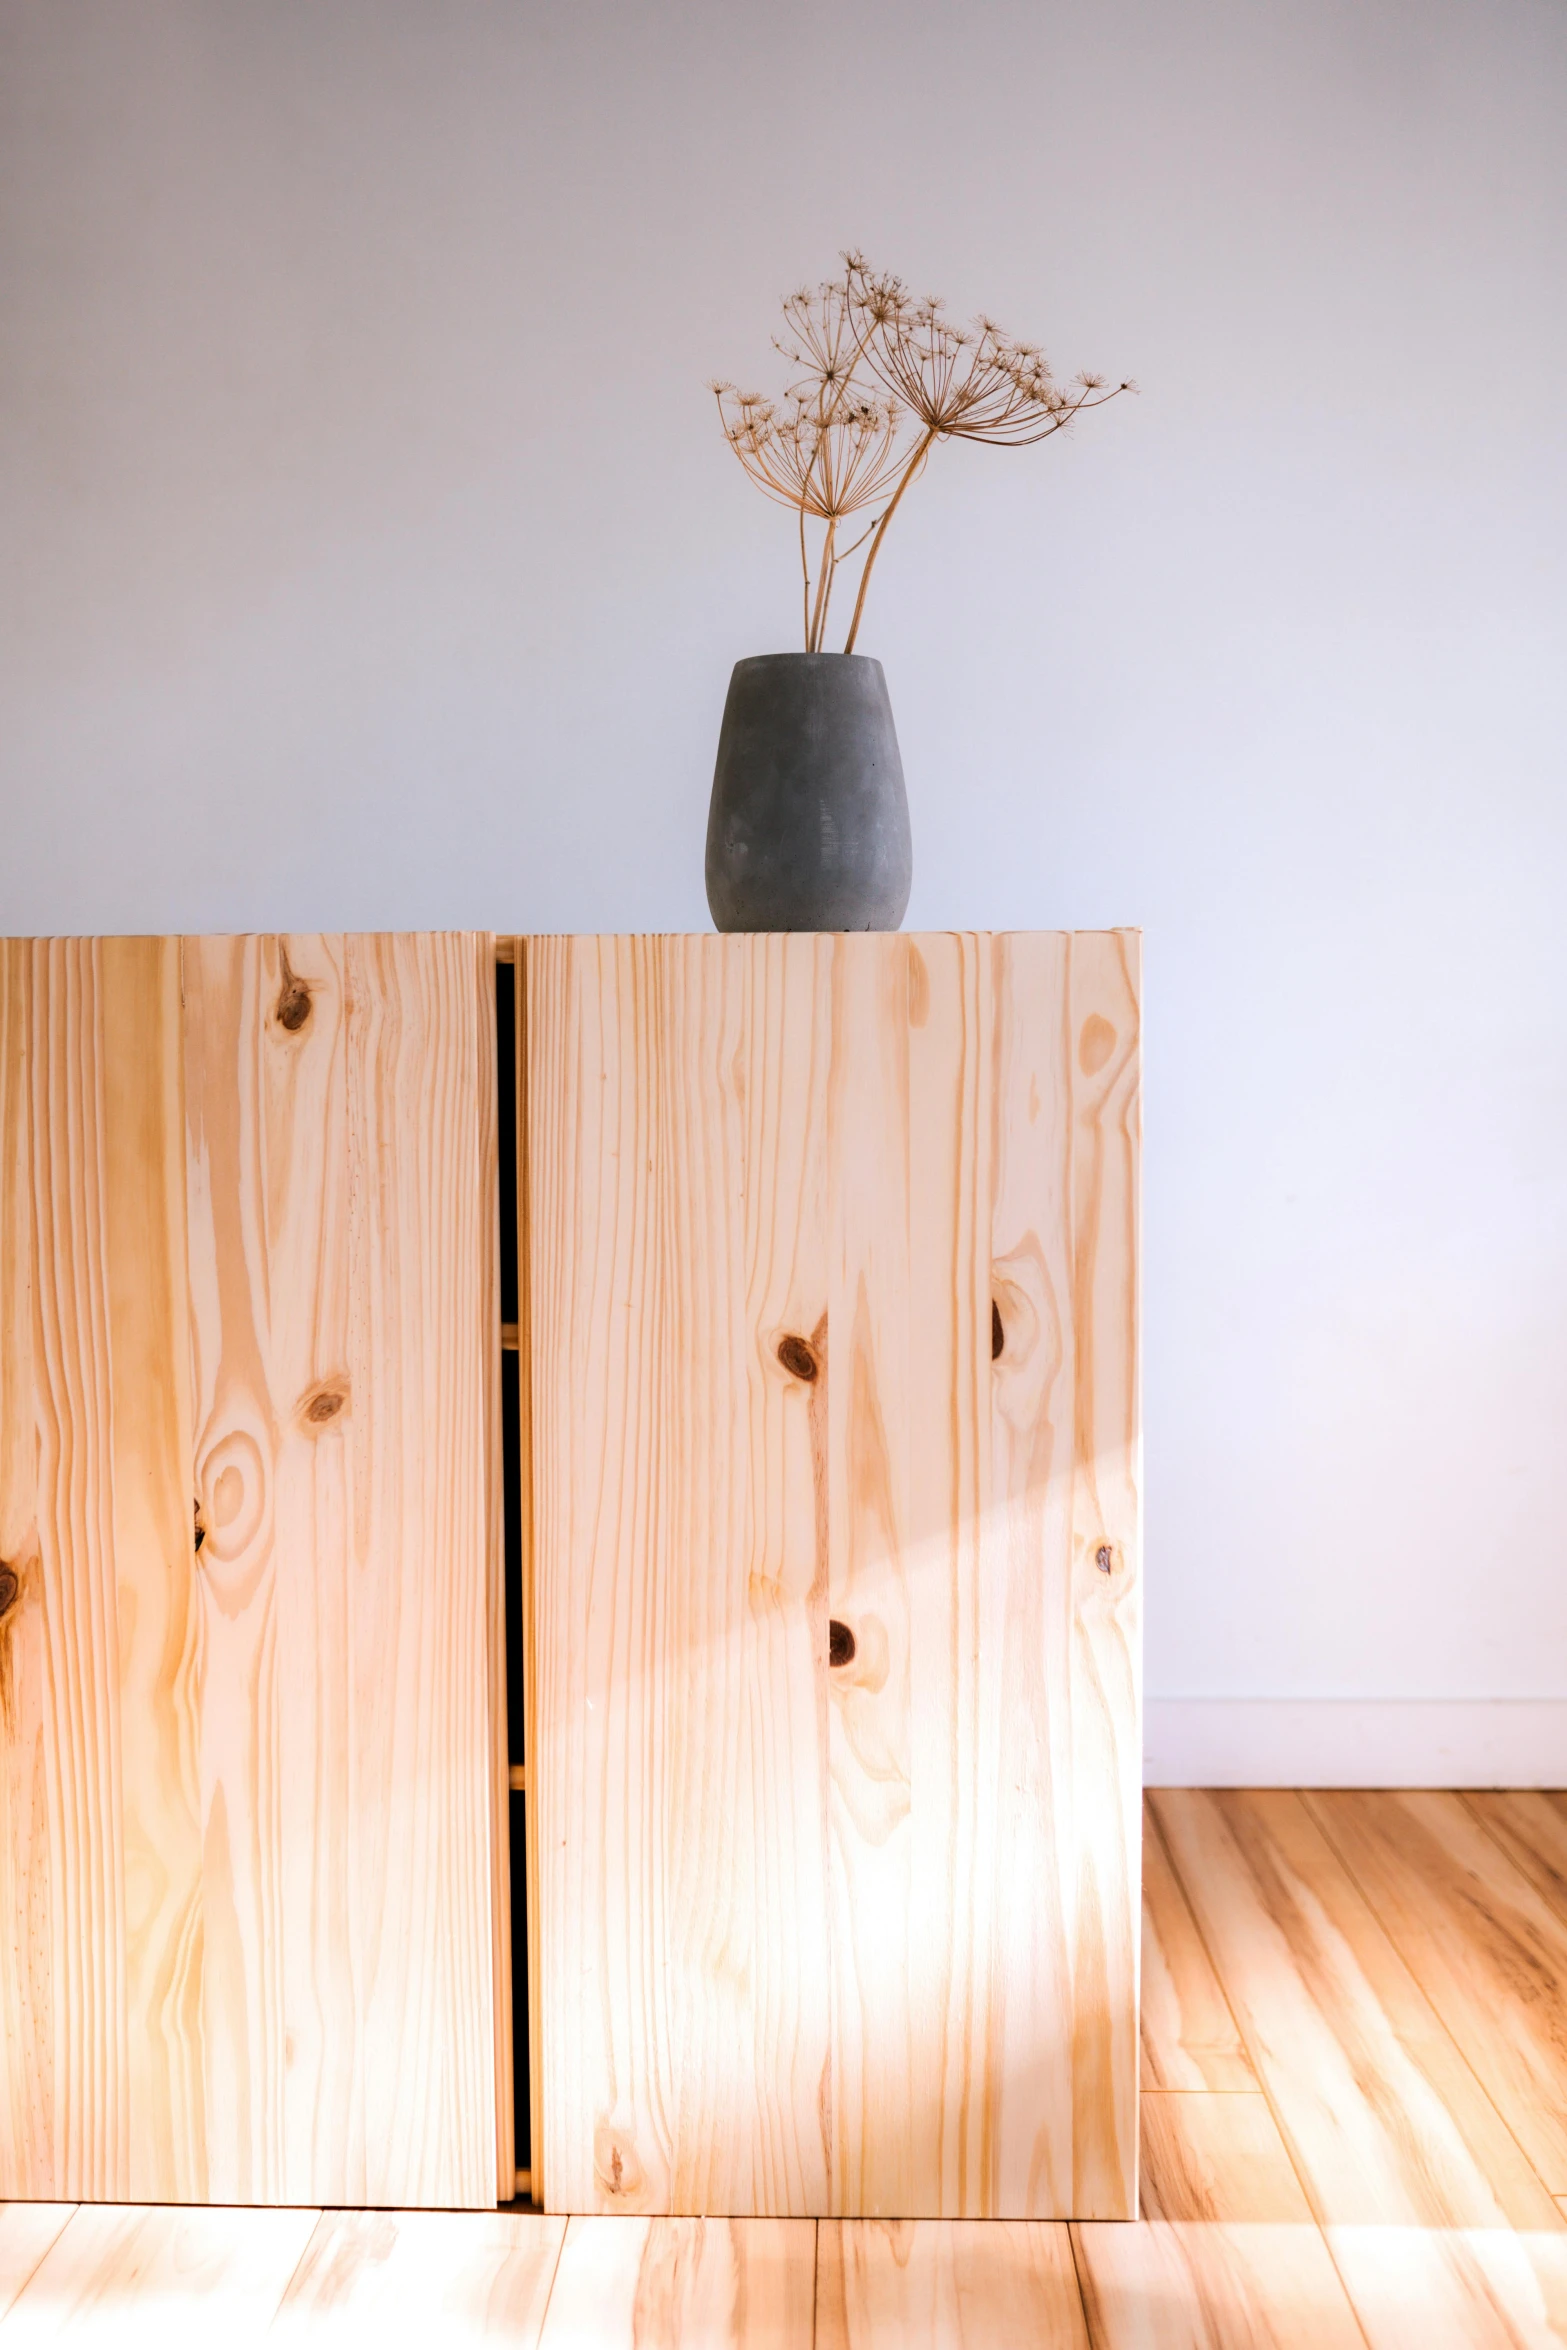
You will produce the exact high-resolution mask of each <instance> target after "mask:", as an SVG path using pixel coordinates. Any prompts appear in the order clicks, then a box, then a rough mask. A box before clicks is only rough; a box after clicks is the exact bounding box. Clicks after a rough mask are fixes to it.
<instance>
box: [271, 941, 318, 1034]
mask: <svg viewBox="0 0 1567 2350" xmlns="http://www.w3.org/2000/svg"><path fill="white" fill-rule="evenodd" d="M278 963H279V966H280V968H281V970H282V974H283V984H282V986H281V987H280V988H279V989H278V997H277V1007H276V1009H277V1020H278V1026H279V1027H280V1028H286V1029H287V1030H288V1033H289V1035H290V1036H297V1035H298V1033H299V1031H300V1029H301V1028H303V1027H304V1025H305V1022H306V1021H307V1020H308V1019H309V1017H310V983H309V981H308V980H304V979H301V978H300V977H299V974H298V973H297V972H296V971H295V970H294V969H293V968H292V967H291V965H290V963H289V959H288V956H287V954H286V953H285V952H284V950H283V949H282V948H281V947H279V949H278Z"/></svg>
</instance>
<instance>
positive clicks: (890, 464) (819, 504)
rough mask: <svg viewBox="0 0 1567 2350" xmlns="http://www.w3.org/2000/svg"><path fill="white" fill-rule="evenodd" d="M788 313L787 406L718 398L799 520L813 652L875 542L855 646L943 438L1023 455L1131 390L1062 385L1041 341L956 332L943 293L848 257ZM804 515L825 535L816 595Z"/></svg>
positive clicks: (989, 324)
mask: <svg viewBox="0 0 1567 2350" xmlns="http://www.w3.org/2000/svg"><path fill="white" fill-rule="evenodd" d="M783 313H784V324H785V332H784V334H783V335H782V336H775V337H774V348H775V349H776V350H778V351H779V352H780V353H781V354H782V355H783V357H784V358H786V359H787V360H788V361H789V363H790V364H791V366H793V367H795V368H797V369H798V370H799V373H798V375H797V377H796V378H795V380H794V381H793V382H791V384H790V385H789V388H788V389H787V391H786V392H785V393H784V394H783V397H782V400H781V402H778V403H774V402H773V401H770V400H767V399H764V398H763V397H762V395H761V394H760V393H755V392H739V391H737V390H736V389H735V388H734V386H733V385H732V384H714V385H713V386H712V387H711V388H712V390H713V391H714V393H715V394H716V395H717V399H718V406H719V414H720V417H721V419H722V422H723V427H724V434H725V437H726V439H727V440H728V442H729V445H730V447H731V448H732V449H733V450H734V452H735V454H736V456H737V457H738V458H739V459H740V462H741V464H742V465H744V467H745V469H746V471H747V472H748V473H749V474H750V476H751V478H752V480H753V481H755V482H756V483H757V484H758V485H759V486H760V487H761V488H762V489H763V490H764V491H765V492H766V493H767V495H768V496H769V497H772V498H776V499H778V501H779V502H780V503H781V504H783V505H786V506H790V507H792V508H794V509H795V510H796V511H797V512H798V514H799V518H800V566H801V572H802V576H803V578H804V605H805V643H806V650H807V651H808V652H815V651H819V650H820V648H821V644H822V639H823V635H824V632H825V629H826V622H827V610H828V605H829V602H830V600H831V595H832V586H833V579H834V575H835V573H836V571H837V569H838V566H839V564H840V563H842V562H844V561H846V560H847V559H848V557H849V556H850V555H852V554H853V553H854V552H855V551H856V550H857V549H858V548H859V547H861V546H864V545H866V542H867V541H868V542H869V546H868V551H867V553H866V556H865V561H864V564H863V566H862V568H861V572H860V586H859V593H858V596H857V598H856V600H855V606H854V617H853V620H852V622H851V624H850V627H849V634H848V638H847V641H846V642H845V645H844V651H845V652H852V651H853V650H854V643H855V638H856V636H857V635H858V633H859V626H860V620H861V617H862V615H863V612H864V609H865V595H866V590H867V588H868V587H869V584H870V576H871V571H872V568H873V567H874V564H875V561H876V557H877V555H878V554H879V552H880V550H881V543H882V540H883V539H884V538H885V536H886V533H887V527H888V525H889V523H890V522H891V520H892V517H893V515H894V514H895V513H896V511H897V509H898V506H899V503H900V501H901V500H902V498H903V495H904V492H905V491H906V490H907V489H908V488H909V486H910V484H911V483H912V482H914V481H916V480H917V479H918V478H919V475H920V473H921V472H922V471H923V470H924V466H925V462H926V460H927V458H928V457H929V455H930V451H931V449H932V448H933V447H934V445H935V444H936V442H937V441H942V440H970V441H985V442H989V443H991V444H992V445H994V446H997V447H1026V446H1027V445H1028V444H1030V443H1031V442H1034V441H1042V440H1045V439H1047V438H1048V437H1049V435H1050V434H1051V433H1055V432H1060V431H1061V430H1062V429H1063V428H1064V427H1065V426H1067V425H1068V424H1070V423H1071V422H1072V419H1073V418H1074V417H1075V416H1078V415H1081V413H1082V411H1083V410H1084V409H1085V408H1097V407H1101V406H1102V405H1103V404H1104V402H1105V401H1106V400H1113V399H1115V398H1116V397H1117V396H1118V394H1119V393H1121V392H1127V391H1131V390H1132V389H1133V388H1134V387H1133V386H1132V385H1131V384H1129V383H1121V384H1115V385H1113V386H1112V385H1110V384H1108V383H1107V382H1106V380H1105V379H1104V378H1103V377H1102V376H1097V375H1079V376H1077V377H1076V378H1075V379H1074V380H1073V381H1072V382H1071V383H1070V384H1067V385H1062V384H1060V383H1058V382H1057V380H1056V378H1055V377H1054V376H1053V375H1052V373H1051V371H1050V366H1049V363H1048V361H1047V360H1046V358H1045V356H1044V353H1043V352H1042V351H1041V350H1040V349H1039V347H1038V345H1037V344H1034V343H1025V342H1021V341H1019V340H1018V339H1017V338H1016V337H1014V336H1012V335H1009V334H1007V333H1006V332H1005V331H1004V330H1003V329H1002V328H1001V327H999V326H997V325H996V323H995V322H994V320H992V319H988V318H980V319H977V320H976V321H975V323H974V326H973V327H972V328H965V327H961V326H958V325H956V324H955V323H954V322H953V320H952V319H951V318H950V317H949V316H948V314H947V309H946V305H945V303H944V302H943V301H941V300H940V299H939V298H938V297H936V296H927V297H926V298H925V299H924V300H919V301H917V300H915V299H914V298H913V297H912V296H911V295H910V294H909V291H908V289H907V287H906V286H905V285H904V283H903V281H902V279H901V278H896V277H891V276H885V275H881V274H879V273H878V272H876V271H875V270H873V269H872V268H871V267H870V265H869V263H868V262H867V261H866V260H865V258H864V256H863V255H862V254H860V253H857V252H850V253H845V254H844V256H843V275H842V276H841V277H838V278H831V279H828V280H827V281H826V283H824V284H823V285H820V286H818V287H817V288H816V290H815V292H814V293H813V292H811V291H810V290H809V289H808V288H802V289H801V290H800V291H798V292H796V293H793V294H790V295H789V296H788V297H787V299H786V300H785V302H784V305H783ZM883 500H885V504H884V505H883V508H882V512H881V513H880V514H879V515H878V516H877V517H876V519H875V520H874V521H873V522H872V523H871V524H870V525H869V527H868V528H867V529H866V530H865V531H863V532H862V533H861V535H860V537H859V538H857V539H856V540H855V541H854V544H853V546H851V547H847V548H842V549H840V548H839V546H838V543H837V533H838V524H839V523H840V522H841V521H842V520H843V519H844V518H845V516H847V515H850V514H855V513H860V512H863V511H864V510H865V509H867V508H868V507H871V506H875V505H879V504H882V501H883ZM807 516H809V517H810V518H811V519H813V520H814V521H817V522H819V523H821V524H822V526H823V538H822V543H821V549H820V561H819V568H818V573H817V579H816V594H815V597H814V599H813V597H812V594H811V576H810V564H809V557H808V551H807V541H806V528H805V525H806V518H807Z"/></svg>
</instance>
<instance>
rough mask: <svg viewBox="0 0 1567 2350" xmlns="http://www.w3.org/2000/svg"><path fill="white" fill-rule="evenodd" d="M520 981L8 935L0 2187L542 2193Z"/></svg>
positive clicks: (449, 2196) (2, 1016) (0, 1063)
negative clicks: (506, 1379) (501, 1081)
mask: <svg viewBox="0 0 1567 2350" xmlns="http://www.w3.org/2000/svg"><path fill="white" fill-rule="evenodd" d="M494 1121H495V1087H494V1023H493V948H492V942H491V941H490V940H489V939H488V938H487V937H478V936H473V935H467V936H448V937H440V938H432V937H377V938H363V937H361V938H356V937H314V938H288V939H267V940H257V939H185V940H180V939H173V938H170V939H103V940H74V941H52V942H43V941H37V942H26V941H9V942H4V943H3V944H0V2025H3V2029H0V2195H3V2196H45V2197H47V2196H54V2197H106V2198H113V2199H122V2198H131V2199H146V2200H158V2201H201V2200H211V2201H226V2200H235V2201H257V2202H262V2201H277V2202H297V2203H318V2202H325V2203H365V2202H368V2203H448V2204H488V2203H492V2202H493V2201H494V2200H495V2195H496V2186H497V2176H498V2173H499V2175H501V2176H503V2177H504V2178H505V2180H506V2182H507V2185H506V2189H505V2191H506V2192H507V2193H508V2194H509V2192H510V2177H511V2164H512V2152H511V2142H510V2101H509V2081H510V2071H509V2051H508V2049H507V2047H506V2045H505V2033H504V2029H503V2028H502V2027H501V2026H500V2025H498V2022H497V2017H498V2015H499V2016H501V2017H504V2013H505V2007H504V2002H501V2001H499V2000H498V1997H497V1993H498V1990H499V1989H500V1987H501V1985H502V1981H503V1978H504V1975H505V1968H506V1953H505V1948H504V1934H505V1908H504V1901H503V1900H497V1898H496V1891H497V1880H499V1883H500V1884H501V1885H502V1886H503V1885H504V1871H505V1846H504V1842H503V1841H502V1840H501V1834H500V1831H499V1829H498V1827H497V1754H498V1753H499V1758H500V1764H501V1780H502V1783H503V1778H504V1759H505V1757H504V1747H503V1746H502V1747H499V1748H498V1746H497V1730H496V1706H495V1700H494V1695H493V1679H494V1673H495V1669H496V1668H495V1662H494V1660H495V1658H496V1656H497V1654H498V1651H499V1647H500V1643H499V1641H498V1639H497V1637H496V1629H495V1627H496V1621H497V1611H498V1608H499V1605H500V1586H499V1561H498V1550H497V1539H496V1529H495V1522H494V1503H493V1490H494V1482H495V1481H494V1477H493V1474H492V1452H493V1446H494V1440H495V1435H496V1429H497V1417H496V1415H497V1412H498V1398H497V1391H496V1379H495V1366H496V1356H497V1352H498V1341H499V1312H498V1305H497V1300H496V1289H495V1230H496V1218H495V1204H494V1203H495V1123H494Z"/></svg>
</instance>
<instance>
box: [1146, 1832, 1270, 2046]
mask: <svg viewBox="0 0 1567 2350" xmlns="http://www.w3.org/2000/svg"><path fill="white" fill-rule="evenodd" d="M1142 2049H1143V2056H1142V2083H1143V2087H1144V2089H1255V2088H1256V2086H1257V2076H1256V2074H1255V2073H1254V2072H1253V2071H1252V2069H1251V2060H1250V2058H1249V2057H1248V2056H1247V2054H1246V2050H1245V2048H1244V2046H1243V2044H1242V2041H1241V2036H1240V2032H1239V2030H1238V2029H1237V2026H1236V2022H1235V2017H1234V2015H1233V2013H1232V2012H1231V2009H1230V2003H1229V2001H1228V2000H1227V1999H1226V1998H1225V1996H1224V1991H1223V1988H1222V1986H1221V1984H1220V1982H1219V1978H1218V1976H1217V1975H1216V1974H1215V1973H1214V1971H1213V1961H1212V1959H1211V1958H1210V1957H1209V1956H1208V1953H1207V1951H1206V1950H1205V1949H1204V1948H1203V1943H1202V1937H1201V1935H1200V1934H1199V1933H1198V1931H1197V1923H1196V1920H1195V1919H1194V1918H1193V1916H1192V1913H1191V1906H1190V1904H1189V1903H1188V1901H1187V1899H1186V1896H1185V1894H1184V1893H1183V1892H1182V1891H1181V1887H1180V1880H1179V1879H1178V1878H1177V1876H1176V1874H1175V1870H1174V1869H1173V1867H1172V1866H1171V1863H1170V1856H1169V1854H1168V1853H1167V1852H1166V1850H1165V1846H1164V1838H1163V1837H1162V1836H1161V1835H1160V1833H1159V1823H1158V1821H1157V1820H1156V1819H1155V1818H1154V1815H1153V1810H1152V1807H1151V1806H1150V1805H1149V1804H1148V1803H1146V1802H1145V1803H1144V1805H1143V1995H1142Z"/></svg>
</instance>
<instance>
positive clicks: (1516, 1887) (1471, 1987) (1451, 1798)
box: [1306, 1792, 1567, 2195]
mask: <svg viewBox="0 0 1567 2350" xmlns="http://www.w3.org/2000/svg"><path fill="white" fill-rule="evenodd" d="M1306 1802H1307V1804H1308V1806H1309V1808H1310V1809H1311V1811H1312V1812H1313V1813H1314V1814H1315V1816H1316V1818H1317V1819H1318V1820H1319V1821H1320V1822H1321V1824H1322V1826H1323V1827H1324V1829H1325V1830H1326V1831H1327V1835H1328V1838H1329V1841H1330V1842H1331V1843H1332V1844H1333V1846H1334V1848H1335V1849H1336V1850H1337V1852H1338V1854H1339V1856H1340V1858H1341V1859H1342V1860H1343V1861H1344V1863H1345V1865H1346V1867H1347V1868H1348V1869H1349V1871H1350V1873H1351V1875H1352V1876H1353V1877H1354V1879H1355V1881H1356V1883H1357V1884H1358V1885H1359V1887H1360V1889H1361V1891H1362V1892H1363V1893H1364V1894H1365V1896H1366V1899H1367V1900H1368V1901H1369V1902H1370V1904H1371V1906H1372V1908H1373V1909H1374V1910H1375V1912H1376V1914H1377V1917H1378V1918H1379V1919H1380V1921H1381V1923H1382V1924H1383V1926H1384V1927H1385V1928H1386V1929H1387V1932H1388V1934H1389V1936H1390V1937H1391V1939H1392V1941H1393V1942H1394V1944H1395V1945H1396V1947H1397V1949H1398V1951H1399V1954H1400V1956H1401V1957H1402V1958H1403V1960H1404V1962H1405V1964H1406V1965H1407V1966H1408V1968H1409V1971H1410V1973H1411V1974H1412V1975H1413V1976H1414V1977H1415V1979H1416V1981H1417V1982H1418V1983H1419V1985H1420V1988H1421V1989H1422V1991H1424V1993H1425V1995H1426V1997H1427V1998H1428V1999H1429V2000H1430V2002H1431V2004H1432V2006H1433V2007H1434V2008H1435V2009H1436V2012H1437V2014H1438V2015H1439V2016H1440V2017H1441V2019H1442V2021H1443V2023H1444V2024H1445V2025H1446V2026H1447V2029H1448V2031H1449V2032H1450V2033H1451V2034H1452V2036H1453V2038H1454V2040H1455V2041H1456V2042H1457V2044H1458V2046H1459V2047H1460V2048H1461V2049H1462V2050H1463V2052H1464V2054H1465V2056H1466V2057H1467V2058H1468V2059H1469V2062H1470V2064H1471V2065H1472V2067H1473V2068H1474V2070H1475V2072H1476V2073H1477V2074H1478V2075H1479V2077H1480V2079H1481V2080H1482V2081H1483V2082H1484V2083H1485V2086H1486V2088H1487V2090H1488V2091H1489V2093H1490V2096H1491V2098H1492V2100H1493V2102H1494V2103H1495V2104H1496V2106H1497V2107H1498V2108H1499V2110H1500V2112H1501V2114H1502V2116H1503V2118H1504V2120H1505V2121H1506V2122H1507V2124H1508V2127H1509V2128H1510V2129H1511V2131H1512V2133H1513V2135H1514V2137H1515V2138H1516V2139H1517V2140H1518V2143H1519V2145H1520V2146H1522V2148H1523V2150H1524V2152H1525V2153H1526V2154H1527V2155H1528V2157H1529V2159H1530V2161H1531V2162H1532V2163H1533V2165H1534V2167H1535V2169H1536V2170H1537V2171H1538V2172H1539V2174H1540V2176H1541V2178H1542V2179H1543V2180H1544V2181H1545V2184H1546V2185H1547V2187H1549V2188H1550V2190H1551V2192H1552V2194H1553V2195H1560V2194H1567V1910H1563V1909H1561V1908H1560V1907H1555V1908H1553V1906H1552V1904H1551V1902H1550V1901H1549V1900H1548V1899H1547V1898H1546V1897H1545V1896H1544V1895H1543V1894H1541V1893H1540V1892H1538V1891H1537V1890H1536V1889H1535V1887H1534V1886H1533V1885H1532V1884H1531V1883H1530V1882H1529V1880H1528V1878H1527V1877H1526V1876H1525V1875H1524V1874H1523V1872H1522V1871H1521V1870H1520V1869H1519V1868H1518V1867H1517V1866H1516V1864H1515V1863H1514V1862H1513V1861H1512V1860H1511V1859H1510V1858H1509V1857H1508V1854H1507V1852H1506V1851H1505V1850H1504V1849H1503V1847H1502V1845H1501V1844H1500V1843H1499V1842H1498V1841H1497V1840H1496V1839H1495V1838H1494V1837H1492V1836H1490V1835H1488V1834H1487V1833H1486V1831H1485V1829H1484V1828H1483V1827H1482V1826H1481V1824H1480V1822H1479V1820H1477V1819H1476V1817H1475V1815H1474V1813H1473V1812H1472V1811H1470V1810H1469V1809H1468V1808H1467V1807H1466V1806H1465V1804H1464V1803H1463V1802H1462V1800H1461V1799H1460V1798H1459V1797H1458V1796H1456V1795H1440V1794H1429V1793H1424V1792H1415V1793H1404V1792H1400V1793H1397V1794H1385V1795H1367V1794H1355V1795H1342V1794H1338V1793H1331V1794H1319V1795H1311V1796H1308V1797H1307V1798H1306Z"/></svg>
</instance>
